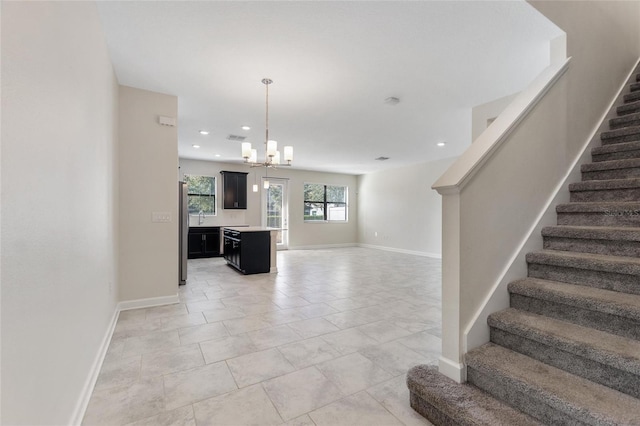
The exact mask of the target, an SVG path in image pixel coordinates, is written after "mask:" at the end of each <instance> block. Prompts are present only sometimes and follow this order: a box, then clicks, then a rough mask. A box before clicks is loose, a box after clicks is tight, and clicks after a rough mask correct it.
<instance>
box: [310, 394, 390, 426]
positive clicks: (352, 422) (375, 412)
mask: <svg viewBox="0 0 640 426" xmlns="http://www.w3.org/2000/svg"><path fill="white" fill-rule="evenodd" d="M309 417H311V419H312V420H313V422H314V423H315V424H316V425H317V426H360V425H361V426H371V425H384V426H393V425H399V426H402V423H401V422H400V421H399V420H398V419H396V418H395V417H394V416H393V415H392V414H391V413H389V412H388V411H387V410H386V409H385V408H384V407H383V406H382V405H380V404H379V403H378V402H377V401H376V400H375V399H373V398H372V397H371V396H370V395H369V394H368V393H366V392H360V393H357V394H355V395H351V396H348V397H346V398H343V399H341V400H339V401H336V402H334V403H332V404H329V405H327V406H326V407H322V408H320V409H318V410H315V411H312V412H311V413H309Z"/></svg>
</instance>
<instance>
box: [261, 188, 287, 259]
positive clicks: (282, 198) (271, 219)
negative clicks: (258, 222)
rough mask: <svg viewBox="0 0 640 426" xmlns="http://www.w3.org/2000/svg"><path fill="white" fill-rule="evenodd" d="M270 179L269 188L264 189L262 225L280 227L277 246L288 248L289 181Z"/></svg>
mask: <svg viewBox="0 0 640 426" xmlns="http://www.w3.org/2000/svg"><path fill="white" fill-rule="evenodd" d="M268 180H269V189H263V191H262V226H266V227H269V228H276V229H279V231H278V237H277V240H276V248H277V249H278V250H286V249H287V248H288V247H289V200H288V199H289V187H288V183H289V182H288V180H287V179H278V178H269V179H268ZM264 181H265V179H263V184H264ZM262 187H263V188H264V185H263V186H262Z"/></svg>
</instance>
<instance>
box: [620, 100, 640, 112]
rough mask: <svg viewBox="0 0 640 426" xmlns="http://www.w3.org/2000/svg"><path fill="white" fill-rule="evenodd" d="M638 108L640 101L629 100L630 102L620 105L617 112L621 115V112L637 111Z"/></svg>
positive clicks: (639, 107)
mask: <svg viewBox="0 0 640 426" xmlns="http://www.w3.org/2000/svg"><path fill="white" fill-rule="evenodd" d="M638 109H640V101H635V102H629V103H626V104H624V105H621V106H619V107H618V108H617V109H616V112H617V113H618V114H619V115H621V114H626V113H628V112H635V111H636V110H638Z"/></svg>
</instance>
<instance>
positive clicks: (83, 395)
mask: <svg viewBox="0 0 640 426" xmlns="http://www.w3.org/2000/svg"><path fill="white" fill-rule="evenodd" d="M119 315H120V310H119V309H118V306H117V305H116V308H115V311H114V312H113V315H112V317H111V321H110V322H109V326H108V327H107V331H106V332H105V334H104V336H103V337H102V343H101V344H100V349H99V350H98V353H97V354H96V357H95V359H94V360H93V364H92V365H91V369H90V370H89V375H88V376H87V380H86V381H85V383H84V386H83V387H82V392H80V398H79V399H78V402H77V403H76V406H75V408H74V409H73V413H72V414H71V420H70V421H69V424H71V425H80V424H82V419H83V418H84V414H85V412H86V411H87V407H88V406H89V400H90V399H91V394H92V393H93V388H94V386H95V385H96V382H97V381H98V375H99V374H100V370H101V369H102V363H103V362H104V357H105V356H106V355H107V350H108V349H109V344H110V343H111V337H112V336H113V331H114V330H115V328H116V323H117V322H118V316H119Z"/></svg>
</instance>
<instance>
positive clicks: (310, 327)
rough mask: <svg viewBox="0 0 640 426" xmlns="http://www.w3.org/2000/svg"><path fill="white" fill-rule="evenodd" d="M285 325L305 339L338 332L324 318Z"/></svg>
mask: <svg viewBox="0 0 640 426" xmlns="http://www.w3.org/2000/svg"><path fill="white" fill-rule="evenodd" d="M287 325H288V326H289V327H291V328H292V329H293V330H294V331H295V332H296V333H298V334H299V335H300V336H302V337H304V338H305V339H308V338H310V337H316V336H320V335H322V334H327V333H333V332H335V331H339V330H340V329H339V328H338V327H336V326H335V325H333V324H332V323H330V322H329V321H327V320H325V319H324V318H311V319H308V320H303V321H296V322H291V323H289V324H287Z"/></svg>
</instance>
